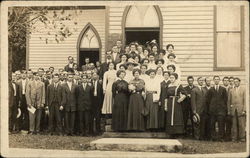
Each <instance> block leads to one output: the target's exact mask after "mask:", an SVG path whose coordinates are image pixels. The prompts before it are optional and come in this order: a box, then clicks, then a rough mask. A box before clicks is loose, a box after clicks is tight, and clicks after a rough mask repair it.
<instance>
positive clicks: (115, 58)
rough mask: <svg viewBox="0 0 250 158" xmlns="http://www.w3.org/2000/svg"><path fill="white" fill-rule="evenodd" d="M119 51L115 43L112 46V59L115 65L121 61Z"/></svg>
mask: <svg viewBox="0 0 250 158" xmlns="http://www.w3.org/2000/svg"><path fill="white" fill-rule="evenodd" d="M120 55H121V54H120V53H119V52H118V47H117V46H116V45H114V46H113V48H112V60H113V61H114V63H115V65H116V64H118V63H119V62H121V59H120Z"/></svg>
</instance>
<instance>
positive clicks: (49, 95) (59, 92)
mask: <svg viewBox="0 0 250 158" xmlns="http://www.w3.org/2000/svg"><path fill="white" fill-rule="evenodd" d="M54 86H55V85H54V83H52V84H49V85H48V87H47V102H46V104H47V105H48V106H51V105H52V102H53V99H54V96H55V95H56V96H57V99H58V100H57V101H58V103H59V105H62V97H63V96H62V89H63V87H62V85H61V84H60V83H58V84H57V88H56V90H57V91H55V88H54ZM55 93H56V94H55Z"/></svg>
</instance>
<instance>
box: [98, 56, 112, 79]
mask: <svg viewBox="0 0 250 158" xmlns="http://www.w3.org/2000/svg"><path fill="white" fill-rule="evenodd" d="M111 62H113V61H112V54H111V52H107V53H106V61H105V62H104V63H102V64H101V65H100V79H102V78H103V75H104V73H105V72H106V71H108V63H111Z"/></svg>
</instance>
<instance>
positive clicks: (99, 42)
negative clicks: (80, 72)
mask: <svg viewBox="0 0 250 158" xmlns="http://www.w3.org/2000/svg"><path fill="white" fill-rule="evenodd" d="M89 29H91V30H92V31H93V32H94V34H95V36H96V38H97V40H98V44H99V48H80V45H81V41H82V38H83V37H84V35H85V33H86V32H87V31H88V30H89ZM76 49H77V64H79V63H80V61H79V60H80V59H79V54H80V51H81V50H83V51H88V50H98V51H99V59H101V51H102V42H101V38H100V36H99V34H98V32H97V30H96V29H95V27H94V26H93V25H92V24H91V23H87V24H86V25H85V27H84V28H83V29H82V31H81V32H80V34H79V36H78V40H77V45H76Z"/></svg>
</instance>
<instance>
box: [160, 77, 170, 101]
mask: <svg viewBox="0 0 250 158" xmlns="http://www.w3.org/2000/svg"><path fill="white" fill-rule="evenodd" d="M169 84H170V81H168V82H167V83H166V82H165V81H162V82H161V94H160V101H161V105H162V106H165V99H166V98H167V89H168V86H169Z"/></svg>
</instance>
